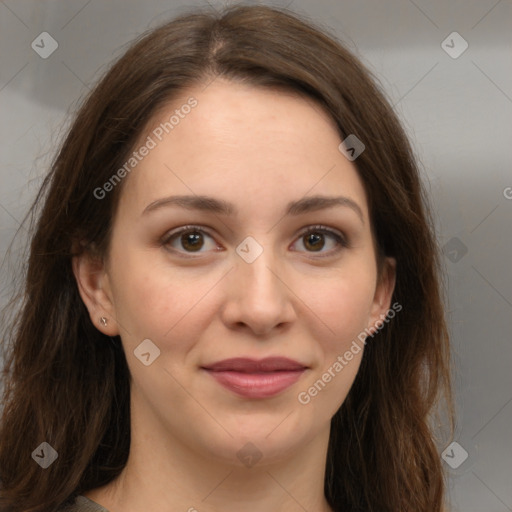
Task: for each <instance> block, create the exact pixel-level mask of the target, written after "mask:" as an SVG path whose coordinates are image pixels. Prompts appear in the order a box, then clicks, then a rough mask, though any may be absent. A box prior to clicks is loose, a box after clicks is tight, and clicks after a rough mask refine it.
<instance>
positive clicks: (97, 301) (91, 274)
mask: <svg viewBox="0 0 512 512" xmlns="http://www.w3.org/2000/svg"><path fill="white" fill-rule="evenodd" d="M72 268H73V274H74V275H75V279H76V282H77V285H78V291H79V293H80V297H82V300H83V302H84V304H85V306H86V308H87V309H88V311H89V316H90V318H91V321H92V323H93V325H95V326H96V328H97V329H98V330H99V331H101V332H102V333H103V334H106V335H107V336H117V335H118V334H119V327H118V324H117V321H116V315H115V308H114V302H113V300H112V290H111V286H110V280H109V276H108V273H107V270H106V266H105V264H104V262H103V260H102V259H101V258H99V257H97V256H94V255H92V254H91V253H90V252H89V251H86V250H82V252H81V253H80V254H78V255H77V256H74V257H73V259H72ZM102 318H105V319H106V325H103V323H102V321H101V319H102Z"/></svg>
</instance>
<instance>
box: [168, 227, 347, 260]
mask: <svg viewBox="0 0 512 512" xmlns="http://www.w3.org/2000/svg"><path fill="white" fill-rule="evenodd" d="M188 232H199V233H205V234H206V235H208V236H209V237H210V238H212V239H213V238H214V237H213V235H212V234H211V233H210V232H209V230H208V229H205V228H204V227H202V226H197V225H187V226H182V227H180V228H178V229H176V230H173V231H171V232H170V233H167V234H166V235H165V236H164V237H163V238H162V239H161V241H160V244H161V245H162V246H165V247H167V246H168V245H169V243H170V242H171V241H172V240H173V239H175V238H176V237H178V236H179V235H182V234H184V233H188ZM309 233H323V234H327V235H329V236H331V237H332V238H333V239H334V240H335V241H336V243H337V244H338V247H337V248H335V249H332V250H330V251H326V252H325V253H319V254H320V255H318V256H315V257H317V258H324V257H329V256H332V255H333V254H334V253H337V252H338V251H340V250H341V248H345V249H348V248H349V247H350V244H349V242H348V240H347V239H346V237H345V236H344V235H343V234H342V233H341V232H338V231H335V230H333V229H331V228H328V227H327V226H323V225H320V224H319V225H316V226H308V227H307V228H304V229H303V230H301V231H300V233H299V234H298V236H297V240H299V239H300V238H302V237H303V236H305V235H307V234H309ZM168 250H170V251H172V252H176V253H179V254H180V255H183V254H187V256H183V257H185V258H196V257H198V256H193V254H194V253H193V252H186V251H185V252H183V251H179V250H176V249H174V248H170V249H168ZM296 252H302V251H296ZM306 252H308V253H310V254H315V251H306ZM198 254H200V253H198Z"/></svg>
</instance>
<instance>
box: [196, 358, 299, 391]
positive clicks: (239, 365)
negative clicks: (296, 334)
mask: <svg viewBox="0 0 512 512" xmlns="http://www.w3.org/2000/svg"><path fill="white" fill-rule="evenodd" d="M202 369H203V370H205V371H206V372H207V373H208V374H209V375H211V376H212V377H213V378H214V379H215V380H216V381H217V382H218V383H219V384H221V385H222V386H223V387H225V388H227V389H229V390H230V391H232V392H233V393H235V394H237V395H239V396H243V397H245V398H268V397H272V396H275V395H277V394H279V393H281V392H282V391H284V390H285V389H287V388H288V387H290V386H291V385H292V384H294V383H295V382H297V381H298V380H299V379H300V377H301V376H302V374H303V373H304V372H305V371H306V370H307V369H308V367H307V366H305V365H303V364H301V363H299V362H298V361H294V360H292V359H288V358H286V357H268V358H265V359H261V360H259V361H257V360H254V359H249V358H232V359H225V360H223V361H218V362H216V363H213V364H211V365H208V366H204V367H202Z"/></svg>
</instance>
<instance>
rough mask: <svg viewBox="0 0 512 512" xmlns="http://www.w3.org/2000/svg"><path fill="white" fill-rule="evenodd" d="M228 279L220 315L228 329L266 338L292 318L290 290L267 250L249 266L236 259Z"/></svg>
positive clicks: (269, 251) (282, 273)
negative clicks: (245, 331)
mask: <svg viewBox="0 0 512 512" xmlns="http://www.w3.org/2000/svg"><path fill="white" fill-rule="evenodd" d="M227 277H228V282H227V285H226V286H227V293H226V300H225V302H224V305H223V308H222V311H221V316H222V320H223V322H224V324H225V325H226V326H228V327H229V328H230V329H236V330H247V331H250V332H252V333H253V334H255V335H257V336H267V335H269V334H271V333H272V332H273V331H275V330H279V331H282V330H283V329H285V328H286V327H287V326H289V325H290V324H291V323H292V322H293V320H294V319H295V317H296V315H295V310H294V307H293V297H294V294H293V291H292V290H291V288H290V286H289V285H288V284H287V283H286V277H285V275H284V271H283V268H282V265H279V264H278V262H277V261H276V259H275V258H274V256H273V255H272V252H271V250H270V249H264V250H263V253H262V254H261V255H260V256H259V257H258V258H257V259H256V260H255V261H253V262H252V263H247V262H246V261H244V260H243V259H242V258H240V257H238V256H236V260H235V268H234V269H233V270H232V271H231V272H229V275H228V276H227Z"/></svg>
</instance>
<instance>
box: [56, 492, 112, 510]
mask: <svg viewBox="0 0 512 512" xmlns="http://www.w3.org/2000/svg"><path fill="white" fill-rule="evenodd" d="M62 512H109V511H108V510H107V509H106V508H105V507H102V506H101V505H99V504H98V503H96V502H95V501H92V500H91V499H89V498H86V497H85V496H82V495H80V496H77V497H76V498H75V502H74V503H72V504H71V505H68V506H67V507H66V508H65V509H62Z"/></svg>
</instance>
